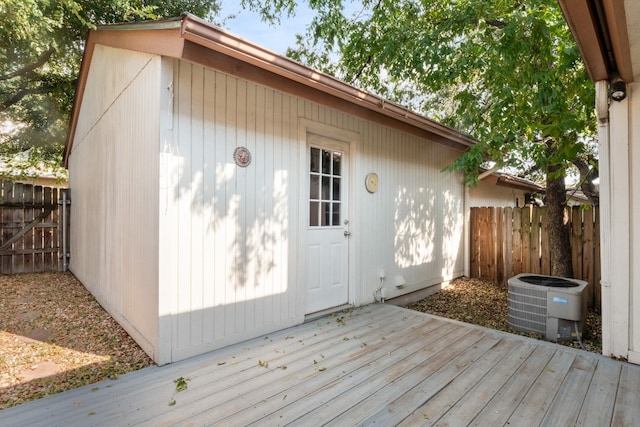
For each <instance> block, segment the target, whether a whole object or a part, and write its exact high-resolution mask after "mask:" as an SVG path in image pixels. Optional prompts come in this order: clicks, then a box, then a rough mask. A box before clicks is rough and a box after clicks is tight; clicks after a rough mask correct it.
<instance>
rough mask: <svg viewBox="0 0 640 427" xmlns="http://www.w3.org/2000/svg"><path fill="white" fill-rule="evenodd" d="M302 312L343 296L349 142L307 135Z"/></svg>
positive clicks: (346, 293) (321, 307)
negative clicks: (304, 298) (305, 235)
mask: <svg viewBox="0 0 640 427" xmlns="http://www.w3.org/2000/svg"><path fill="white" fill-rule="evenodd" d="M307 141H308V145H307V156H306V157H307V168H306V171H307V173H306V175H307V182H308V186H307V191H306V195H307V199H308V203H307V218H306V223H307V253H306V256H307V260H308V264H307V265H308V268H307V306H306V312H307V313H314V312H317V311H321V310H325V309H328V308H332V307H337V306H340V305H343V304H346V303H347V302H348V301H349V283H348V278H349V269H348V265H349V263H348V259H349V234H350V233H349V219H348V218H347V213H348V212H349V210H348V197H347V196H348V188H349V186H348V178H349V161H348V149H349V145H348V144H347V143H345V142H341V141H337V140H335V139H332V138H327V137H323V136H319V135H315V134H308V135H307Z"/></svg>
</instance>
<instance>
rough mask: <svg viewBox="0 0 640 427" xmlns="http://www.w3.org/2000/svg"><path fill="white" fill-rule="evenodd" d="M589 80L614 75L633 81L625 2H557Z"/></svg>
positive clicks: (609, 0)
mask: <svg viewBox="0 0 640 427" xmlns="http://www.w3.org/2000/svg"><path fill="white" fill-rule="evenodd" d="M558 4H559V5H560V8H561V9H562V13H563V15H564V17H565V20H566V21H567V24H568V25H569V29H570V30H571V32H572V33H573V37H574V39H575V41H576V44H577V45H578V49H579V50H580V54H581V55H582V59H583V61H584V63H585V66H586V68H587V72H588V74H589V77H590V78H591V81H593V82H597V81H600V80H610V79H612V78H614V77H615V76H614V74H615V73H617V74H619V75H620V77H621V78H622V79H623V80H624V81H625V82H627V83H630V82H632V81H633V69H632V64H631V50H630V47H629V37H628V33H627V22H626V15H625V10H624V3H623V2H622V1H620V0H558Z"/></svg>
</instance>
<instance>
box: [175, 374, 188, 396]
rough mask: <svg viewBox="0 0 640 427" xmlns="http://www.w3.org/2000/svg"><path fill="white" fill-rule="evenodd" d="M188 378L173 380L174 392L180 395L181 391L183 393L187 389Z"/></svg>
mask: <svg viewBox="0 0 640 427" xmlns="http://www.w3.org/2000/svg"><path fill="white" fill-rule="evenodd" d="M189 380H190V378H184V377H180V378H178V379H175V380H173V382H174V383H176V392H178V393H180V392H181V391H185V390H186V389H187V387H188V386H187V381H189Z"/></svg>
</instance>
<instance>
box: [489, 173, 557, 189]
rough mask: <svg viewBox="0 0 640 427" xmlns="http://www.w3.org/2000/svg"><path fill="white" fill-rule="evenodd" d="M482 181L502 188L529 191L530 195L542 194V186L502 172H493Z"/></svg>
mask: <svg viewBox="0 0 640 427" xmlns="http://www.w3.org/2000/svg"><path fill="white" fill-rule="evenodd" d="M483 181H485V182H488V183H490V184H494V185H501V186H503V187H510V188H515V189H516V190H523V191H529V192H531V193H544V192H545V187H544V185H540V184H536V183H535V182H533V181H531V180H530V179H526V178H520V177H517V176H513V175H509V174H506V173H502V172H493V173H492V174H491V175H489V176H487V177H485V178H484V179H483Z"/></svg>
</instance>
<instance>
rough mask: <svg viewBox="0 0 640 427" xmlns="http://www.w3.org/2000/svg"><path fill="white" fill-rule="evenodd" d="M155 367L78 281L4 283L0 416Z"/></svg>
mask: <svg viewBox="0 0 640 427" xmlns="http://www.w3.org/2000/svg"><path fill="white" fill-rule="evenodd" d="M152 364H153V362H152V360H151V359H150V358H149V357H148V356H147V355H146V354H145V353H144V351H142V349H141V348H140V347H139V346H138V345H137V344H136V342H135V341H134V340H133V339H132V338H131V337H130V336H129V335H128V334H127V333H126V332H125V331H124V329H122V327H121V326H120V325H118V323H117V322H116V321H115V320H113V318H112V317H111V316H110V315H109V314H108V313H107V312H106V311H105V310H104V309H103V308H102V307H101V306H100V304H98V303H97V302H96V300H95V299H94V298H93V296H92V295H91V294H90V293H89V292H88V291H87V290H86V289H85V288H84V286H82V284H80V283H79V282H78V281H77V280H76V278H75V277H74V276H73V275H72V274H70V273H37V274H16V275H3V276H0V409H3V408H7V407H10V406H14V405H18V404H20V403H24V402H27V401H30V400H35V399H39V398H41V397H44V396H47V395H50V394H54V393H59V392H61V391H66V390H71V389H74V388H77V387H80V386H83V385H87V384H92V383H96V382H98V381H101V380H105V379H109V378H117V377H118V376H119V375H123V374H125V373H127V372H131V371H135V370H137V369H140V368H143V367H146V366H150V365H152Z"/></svg>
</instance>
